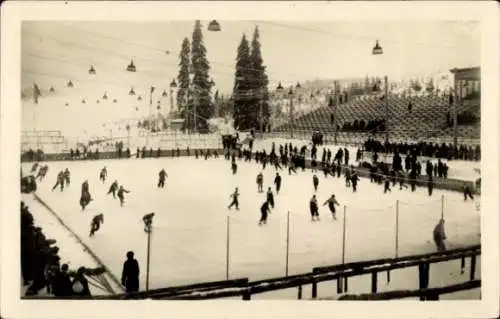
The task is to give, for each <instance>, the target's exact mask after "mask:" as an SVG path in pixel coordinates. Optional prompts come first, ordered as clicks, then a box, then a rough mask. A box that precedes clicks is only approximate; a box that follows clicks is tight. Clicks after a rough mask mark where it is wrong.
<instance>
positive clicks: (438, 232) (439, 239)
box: [433, 219, 446, 252]
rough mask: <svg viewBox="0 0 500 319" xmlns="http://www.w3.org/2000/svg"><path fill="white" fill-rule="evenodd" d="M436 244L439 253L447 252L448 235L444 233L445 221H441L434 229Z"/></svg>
mask: <svg viewBox="0 0 500 319" xmlns="http://www.w3.org/2000/svg"><path fill="white" fill-rule="evenodd" d="M433 237H434V243H435V244H436V248H437V251H438V252H443V251H445V250H446V246H445V244H444V241H445V240H446V235H445V233H444V219H440V220H439V223H438V224H437V225H436V227H434V231H433Z"/></svg>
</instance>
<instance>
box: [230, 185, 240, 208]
mask: <svg viewBox="0 0 500 319" xmlns="http://www.w3.org/2000/svg"><path fill="white" fill-rule="evenodd" d="M239 196H240V193H239V191H238V187H236V188H235V189H234V192H233V193H232V194H231V197H232V199H233V200H232V201H231V204H229V206H228V207H227V208H228V209H231V207H233V206H236V210H240V207H239V205H240V203H239V201H238V197H239Z"/></svg>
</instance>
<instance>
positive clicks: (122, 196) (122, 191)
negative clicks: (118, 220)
mask: <svg viewBox="0 0 500 319" xmlns="http://www.w3.org/2000/svg"><path fill="white" fill-rule="evenodd" d="M125 193H130V191H128V190H126V189H125V188H123V185H120V189H118V194H117V195H118V199H120V206H121V207H123V204H124V203H125Z"/></svg>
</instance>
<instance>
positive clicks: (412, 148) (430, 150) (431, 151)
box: [363, 138, 481, 161]
mask: <svg viewBox="0 0 500 319" xmlns="http://www.w3.org/2000/svg"><path fill="white" fill-rule="evenodd" d="M363 146H364V150H365V151H367V152H374V153H389V154H395V153H398V154H402V155H408V154H410V153H411V152H413V153H414V154H415V155H416V156H426V157H434V158H443V159H448V160H466V161H479V160H480V159H481V147H480V146H479V145H476V146H475V147H473V146H470V145H469V146H467V145H460V146H458V147H454V146H453V145H452V144H446V143H442V144H441V145H439V144H438V143H427V142H419V143H382V142H380V141H377V140H375V139H371V138H370V139H368V140H366V141H365V143H364V145H363Z"/></svg>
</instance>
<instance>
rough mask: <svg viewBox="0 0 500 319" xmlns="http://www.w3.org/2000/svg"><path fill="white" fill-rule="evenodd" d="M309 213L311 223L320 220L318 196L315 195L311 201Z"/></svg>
mask: <svg viewBox="0 0 500 319" xmlns="http://www.w3.org/2000/svg"><path fill="white" fill-rule="evenodd" d="M309 211H310V213H311V221H313V222H314V221H317V220H319V212H318V200H317V199H316V195H313V197H312V198H311V200H310V201H309Z"/></svg>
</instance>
